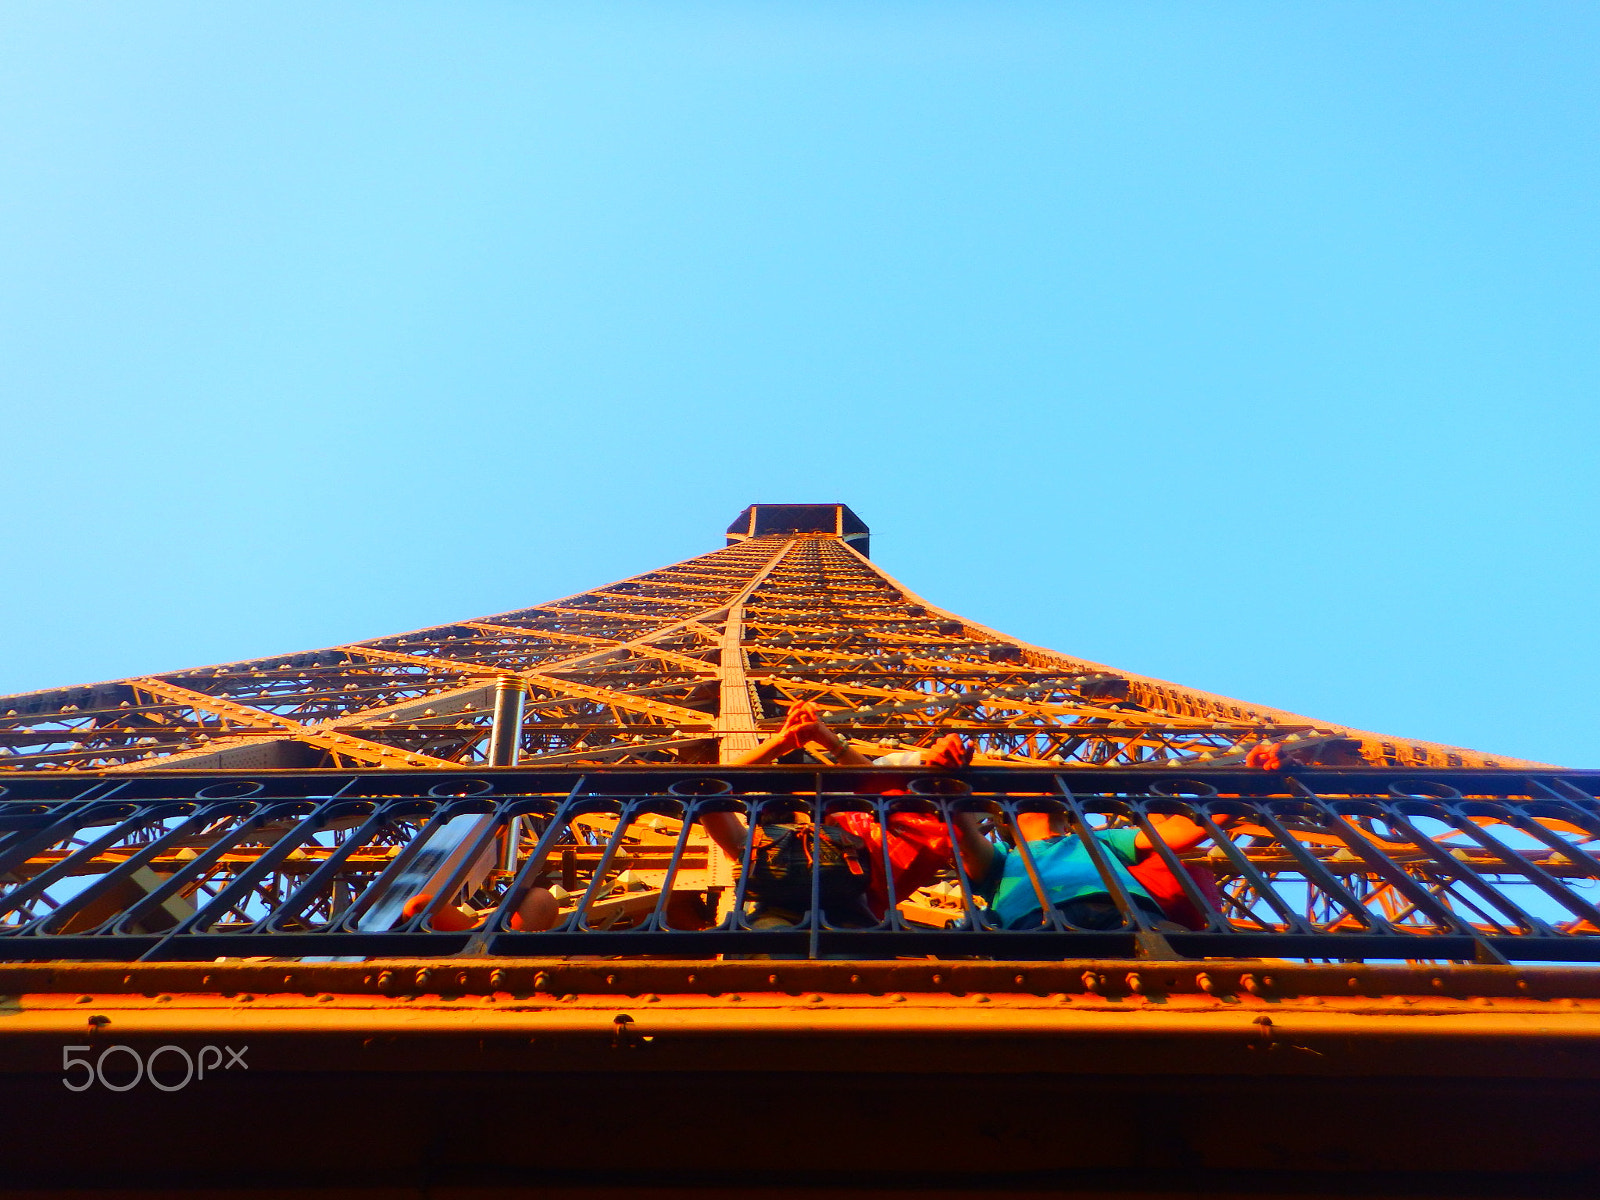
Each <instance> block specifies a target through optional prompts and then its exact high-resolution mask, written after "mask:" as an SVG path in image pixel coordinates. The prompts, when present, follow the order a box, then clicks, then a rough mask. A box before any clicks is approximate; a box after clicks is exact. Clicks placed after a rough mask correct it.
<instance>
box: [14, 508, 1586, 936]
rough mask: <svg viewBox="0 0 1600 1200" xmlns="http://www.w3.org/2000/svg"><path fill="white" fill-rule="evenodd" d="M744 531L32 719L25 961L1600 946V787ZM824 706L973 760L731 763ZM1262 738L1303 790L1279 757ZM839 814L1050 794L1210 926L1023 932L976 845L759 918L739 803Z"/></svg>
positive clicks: (908, 741) (965, 810)
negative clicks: (526, 595)
mask: <svg viewBox="0 0 1600 1200" xmlns="http://www.w3.org/2000/svg"><path fill="white" fill-rule="evenodd" d="M728 536H729V545H728V546H727V547H725V548H723V549H721V550H717V551H715V552H713V553H710V554H706V555H702V556H700V557H698V558H694V559H690V560H688V561H687V562H684V563H680V564H677V565H676V566H672V567H667V568H664V569H662V570H660V571H653V572H649V573H647V574H644V575H640V576H636V577H634V578H632V579H628V580H624V581H622V582H620V583H614V584H610V585H608V586H606V587H603V588H599V589H596V590H595V591H592V592H586V593H582V594H580V595H577V596H570V597H567V598H565V599H562V600H559V601H555V602H552V603H550V604H545V605H539V606H537V607H535V608H530V609H524V610H520V611H518V612H514V613H506V614H501V615H499V616H496V617H492V618H485V619H482V620H474V621H464V622H460V623H457V624H454V625H447V626H441V627H438V628H435V629H428V630H421V631H418V632H415V633H410V634H402V635H399V636H396V637H391V638H385V639H380V640H378V641H374V642H370V643H361V644H359V645H356V644H352V645H347V646H338V647H333V648H330V649H326V650H319V651H313V652H309V653H304V654H299V655H290V656H277V657H274V658H272V659H265V660H257V661H253V662H245V663H235V664H230V665H227V666H220V667H207V668H202V669H198V670H193V671H185V672H177V673H173V674H169V675H163V676H159V677H147V678H140V679H128V680H121V681H118V682H115V683H106V684H97V685H91V686H86V687H80V688H69V689H61V690H58V691H54V692H41V693H34V694H32V695H27V696H17V697H11V698H10V699H9V700H7V701H0V703H3V704H6V705H8V708H9V711H8V714H7V718H6V719H7V722H8V733H9V736H10V737H11V739H12V741H11V744H10V746H9V747H8V749H9V751H10V753H11V754H12V756H13V761H12V763H11V764H10V765H11V766H12V767H13V768H14V769H13V770H12V771H10V772H8V773H6V774H4V775H0V795H4V796H5V800H4V802H3V803H0V959H9V960H12V961H17V960H23V961H27V960H37V959H42V958H88V959H97V958H98V959H106V958H110V959H138V958H144V959H150V960H166V961H173V960H188V961H195V960H199V961H208V960H210V959H211V958H213V957H216V956H219V955H222V956H226V955H233V954H240V955H247V956H256V955H261V954H274V955H279V956H289V957H294V956H312V957H317V956H327V955H356V956H372V955H378V956H382V955H387V954H418V955H427V956H441V955H463V954H464V955H469V956H475V955H483V954H492V955H510V956H536V955H541V954H568V953H580V954H582V953H602V954H608V955H615V954H651V955H654V954H663V953H666V954H675V955H679V956H688V957H695V956H712V955H718V954H724V953H729V952H739V951H741V950H743V951H750V950H754V951H756V952H762V953H766V952H772V953H789V954H800V955H809V956H810V957H813V958H816V957H819V956H826V955H830V954H839V953H848V954H852V955H855V956H858V957H863V958H866V957H873V956H887V957H893V956H896V955H902V954H908V953H909V954H932V955H942V956H945V957H952V956H954V957H970V956H988V957H993V958H997V959H1002V960H1004V959H1008V958H1018V959H1022V958H1032V959H1039V958H1046V959H1048V958H1058V959H1059V958H1063V957H1067V956H1071V955H1098V956H1135V955H1143V956H1147V957H1158V958H1168V959H1171V958H1184V957H1192V958H1212V959H1214V958H1216V957H1217V956H1219V955H1267V956H1272V957H1278V958H1306V959H1314V958H1327V959H1346V960H1351V959H1359V958H1369V959H1377V960H1385V959H1388V960H1395V959H1401V960H1409V961H1416V960H1422V959H1431V960H1441V961H1442V960H1458V961H1459V960H1468V961H1477V962H1487V963H1501V964H1504V963H1507V962H1511V961H1533V960H1544V961H1552V960H1553V961H1592V960H1594V959H1596V958H1600V938H1597V937H1595V936H1594V935H1595V934H1596V933H1597V932H1600V908H1596V907H1595V906H1594V905H1593V904H1592V903H1591V900H1590V898H1589V895H1588V892H1589V891H1590V890H1592V888H1593V887H1595V886H1600V858H1597V857H1596V855H1595V851H1596V849H1597V847H1600V802H1597V800H1596V791H1597V788H1600V780H1597V778H1596V777H1595V776H1594V775H1593V773H1583V772H1571V771H1562V770H1560V769H1558V768H1550V767H1545V766H1542V765H1541V764H1534V763H1523V762H1519V761H1516V760H1510V759H1487V758H1485V757H1483V756H1482V755H1479V754H1476V753H1475V752H1472V751H1469V750H1464V749H1458V748H1454V747H1445V746H1435V745H1430V744H1423V743H1415V742H1403V741H1398V740H1395V739H1389V738H1385V737H1382V736H1381V735H1376V734H1370V733H1366V732H1363V731H1358V730H1351V729H1345V728H1342V727H1338V726H1331V725H1327V724H1324V723H1318V722H1315V721H1311V720H1309V719H1307V718H1303V717H1298V716H1295V715H1293V714H1290V713H1285V712H1280V711H1277V710H1272V709H1264V708H1261V707H1260V706H1251V705H1246V704H1243V703H1241V702H1238V701H1234V700H1230V699H1227V698H1225V697H1220V696H1214V695H1209V694H1207V693H1203V692H1196V691H1193V690H1190V689H1185V688H1181V687H1178V686H1176V685H1173V684H1170V683H1165V682H1162V681H1159V680H1153V679H1148V678H1144V677H1141V676H1136V675H1130V674H1127V673H1124V672H1118V671H1114V670H1112V669H1111V668H1108V667H1104V666H1102V665H1100V664H1096V663H1089V662H1084V661H1081V660H1077V659H1073V658H1069V657H1067V656H1064V655H1060V654H1057V653H1055V652H1053V651H1048V650H1044V649H1040V648H1039V647H1035V646H1030V645H1026V644H1024V643H1021V642H1018V641H1016V640H1015V639H1012V638H1008V637H1006V636H1004V635H1002V634H1000V633H997V632H995V631H993V630H990V629H987V628H984V627H982V626H979V625H975V624H974V623H972V622H970V621H966V620H964V619H962V618H960V617H958V616H955V615H954V614H951V613H948V612H945V611H943V610H941V609H938V608H935V607H933V606H932V605H930V604H929V603H928V602H927V601H925V600H923V599H921V598H920V597H918V596H915V595H913V594H912V593H910V592H908V591H907V590H906V589H905V588H903V587H902V586H901V585H899V584H898V583H896V582H895V581H894V580H893V579H892V578H890V577H889V576H888V575H886V574H884V573H883V572H882V571H881V570H879V569H878V568H877V567H876V566H874V565H873V564H872V562H871V561H870V560H869V559H868V558H867V557H866V555H865V553H864V551H865V550H866V548H867V545H866V539H867V531H866V528H865V526H864V525H862V524H861V523H860V522H859V520H857V519H856V518H855V517H854V515H853V514H851V513H850V512H849V510H848V509H846V508H844V507H843V506H839V505H827V506H797V505H787V506H759V505H757V506H751V508H749V509H747V510H746V511H745V512H744V513H743V514H741V516H740V518H739V520H738V521H736V522H735V524H734V526H733V527H732V529H730V531H729V535H728ZM524 693H526V695H527V697H528V699H527V701H526V709H525V710H523V709H522V708H521V703H522V701H521V699H520V698H521V697H522V695H523V694H524ZM513 694H514V695H516V696H517V697H518V698H519V699H518V703H517V704H516V705H510V706H508V703H507V697H508V696H510V695H513ZM796 700H807V701H813V702H815V703H817V704H818V705H819V706H820V707H821V708H822V709H824V710H825V711H827V712H829V713H831V714H833V715H834V717H835V719H836V720H838V721H840V722H841V723H848V725H849V727H850V730H851V733H852V735H853V737H854V739H855V741H856V743H857V744H858V745H859V746H861V747H864V748H866V749H868V750H869V751H871V752H873V753H888V752H896V751H903V750H905V749H908V748H916V747H927V746H929V745H931V744H932V743H933V742H934V741H935V740H936V739H938V738H940V737H942V736H944V735H946V734H948V733H950V732H952V731H955V732H959V733H960V734H962V735H963V736H964V737H965V738H966V739H968V740H969V741H970V742H971V743H973V744H974V745H976V746H977V747H978V754H977V757H976V759H975V761H974V763H973V764H972V766H971V767H969V768H967V769H966V770H965V771H963V772H961V773H960V774H959V775H955V776H953V775H950V774H948V773H941V772H938V771H935V770H932V769H929V768H926V767H896V768H893V771H894V772H899V773H900V774H899V776H898V777H896V778H894V779H893V780H892V781H889V780H888V776H887V775H886V774H885V773H886V772H889V771H890V770H891V769H890V768H862V767H860V766H856V767H842V766H833V767H829V768H827V769H823V764H822V763H819V762H818V761H816V760H814V759H808V758H807V757H806V756H805V754H804V753H803V752H799V751H796V752H793V753H792V754H791V755H790V756H789V758H788V760H786V762H780V763H777V764H767V765H764V766H761V767H756V766H740V767H732V768H730V766H729V764H730V763H732V762H733V761H734V760H736V759H738V757H739V756H740V755H742V754H745V753H747V752H748V751H749V750H751V749H752V748H753V747H755V746H756V745H758V744H759V742H760V740H761V738H762V736H763V734H764V732H765V731H767V730H769V729H772V728H775V727H776V726H777V725H778V724H779V720H780V718H781V716H782V714H783V712H784V710H785V709H786V708H787V707H788V706H789V705H790V704H791V703H792V702H794V701H796ZM1267 739H1270V740H1271V741H1272V743H1273V744H1274V745H1277V746H1279V747H1280V748H1282V751H1283V757H1284V759H1285V760H1286V761H1285V762H1284V763H1280V764H1279V766H1280V767H1281V768H1282V769H1278V768H1274V769H1272V770H1261V769H1255V768H1252V767H1250V766H1247V764H1246V763H1245V761H1244V760H1245V759H1246V756H1247V754H1248V752H1249V751H1250V749H1251V748H1252V747H1255V746H1257V745H1260V744H1261V743H1262V742H1263V741H1264V740H1267ZM513 746H515V747H516V753H513V752H512V747H513ZM519 760H520V761H519ZM842 810H853V811H856V812H858V813H862V814H867V815H868V816H869V817H870V820H871V821H873V822H875V823H876V827H877V828H878V829H879V830H880V831H886V830H888V829H889V827H890V824H891V823H892V821H894V820H895V819H896V814H899V813H904V812H908V811H915V812H920V813H922V814H924V816H925V817H931V818H933V819H934V820H935V821H936V822H939V823H942V825H943V827H944V828H946V829H947V830H948V831H949V833H950V835H951V838H952V841H954V840H955V836H956V824H957V823H958V822H959V821H961V820H962V819H963V814H982V819H983V820H984V821H987V822H988V823H989V825H988V828H989V829H990V830H991V832H992V833H993V834H994V835H995V836H1007V832H1008V831H1010V833H1012V834H1014V832H1015V830H1016V829H1017V828H1019V822H1020V821H1022V820H1023V819H1024V814H1026V813H1029V812H1039V811H1046V810H1047V811H1052V812H1055V813H1056V814H1058V815H1059V816H1060V818H1061V819H1062V820H1064V821H1065V822H1067V824H1068V826H1069V827H1070V828H1072V829H1074V830H1075V831H1077V832H1079V833H1080V834H1084V835H1087V834H1088V832H1089V831H1090V830H1091V829H1099V828H1104V827H1107V826H1115V825H1128V826H1136V827H1138V828H1139V829H1140V830H1141V831H1142V832H1144V833H1145V834H1147V835H1148V836H1149V837H1150V839H1151V841H1152V843H1153V844H1154V845H1155V846H1156V847H1157V853H1158V854H1159V855H1160V856H1161V857H1162V858H1163V859H1164V861H1165V862H1166V864H1167V866H1168V867H1169V868H1170V871H1171V874H1172V877H1173V879H1174V880H1179V879H1187V880H1188V881H1189V882H1187V883H1184V884H1183V887H1184V888H1185V889H1186V892H1187V902H1188V904H1189V906H1190V907H1189V915H1188V916H1187V917H1186V918H1185V922H1186V924H1185V927H1184V928H1183V929H1182V930H1181V931H1175V930H1174V929H1171V928H1163V927H1162V926H1163V922H1161V921H1159V920H1155V919H1153V918H1152V917H1151V915H1150V914H1149V913H1148V912H1147V911H1140V910H1139V909H1138V907H1137V906H1134V905H1130V903H1129V902H1128V897H1127V896H1126V894H1124V892H1122V891H1121V890H1120V885H1119V884H1116V883H1115V882H1114V879H1115V875H1114V872H1111V871H1110V870H1109V869H1106V865H1105V864H1104V863H1102V864H1101V868H1100V869H1101V870H1102V874H1103V877H1104V879H1105V881H1106V883H1107V887H1108V891H1109V893H1110V894H1111V895H1112V897H1113V898H1114V899H1115V900H1116V902H1117V904H1118V906H1119V908H1120V911H1121V915H1122V924H1121V926H1120V927H1119V928H1113V929H1105V928H1098V929H1088V928H1082V927H1077V926H1073V925H1071V924H1070V922H1068V921H1067V920H1066V919H1065V918H1064V916H1062V915H1061V914H1060V913H1058V912H1055V911H1053V910H1050V909H1049V906H1045V908H1046V912H1047V915H1046V916H1045V917H1044V918H1043V919H1042V924H1041V925H1039V926H1038V927H1036V928H1031V929H1026V930H1019V929H1015V928H1010V929H1005V928H1001V927H999V926H998V925H997V924H996V923H995V922H994V921H993V920H992V919H991V918H990V917H989V916H988V915H987V914H986V909H985V907H984V904H983V903H982V902H981V897H980V896H979V895H978V891H979V889H977V888H975V886H974V883H973V880H971V879H970V878H969V877H968V876H967V874H966V873H965V872H964V871H963V869H962V868H961V866H960V860H959V856H958V857H956V858H954V859H952V860H951V861H950V862H949V863H948V864H947V865H946V867H945V869H944V870H943V873H942V875H941V876H940V877H939V878H938V879H937V880H934V881H933V882H931V883H930V882H926V881H924V882H923V883H921V884H918V885H916V886H915V887H912V888H908V889H906V891H905V893H900V892H895V891H894V890H893V888H894V886H895V884H894V871H893V869H892V868H891V865H890V864H889V863H888V861H887V859H886V860H885V862H884V872H883V874H884V878H885V879H886V880H887V881H888V882H887V884H886V886H887V887H888V888H889V891H888V892H887V908H886V911H885V913H884V916H883V917H882V918H881V919H880V920H879V923H878V924H877V925H876V926H873V927H870V928H863V927H860V926H854V927H837V926H835V925H833V924H832V923H831V922H830V920H829V919H828V917H827V915H826V913H825V911H824V906H821V905H819V904H817V903H813V904H812V905H811V906H810V911H808V912H807V913H805V914H804V916H803V917H802V918H801V919H799V920H798V921H796V922H794V923H793V924H792V925H790V926H789V927H788V928H784V929H774V928H772V927H771V926H770V925H768V926H766V927H759V926H758V925H756V924H755V923H753V922H752V920H751V919H750V918H751V912H752V906H751V904H750V903H749V901H750V895H749V894H748V882H749V880H750V878H751V870H752V860H751V858H750V855H751V853H752V850H751V846H750V843H748V842H747V843H746V844H745V847H744V857H743V858H742V860H737V861H736V860H731V859H729V858H728V857H727V856H726V855H725V854H724V853H723V851H722V850H721V849H719V845H720V844H722V843H718V844H714V843H715V842H716V835H714V834H713V833H712V831H711V829H712V822H713V821H714V820H717V819H720V818H719V817H714V816H713V814H722V815H729V814H731V815H733V816H734V817H736V818H737V819H738V820H740V821H742V822H744V827H746V828H750V827H754V826H756V825H758V824H765V823H770V822H778V823H783V822H790V823H793V822H796V821H798V822H799V823H800V824H801V825H803V826H805V827H812V828H814V827H820V826H821V825H822V824H823V823H824V822H826V821H828V820H831V819H834V818H833V814H836V813H838V812H840V811H842ZM1174 814H1176V815H1180V816H1185V817H1187V818H1189V819H1190V820H1192V821H1194V822H1196V823H1199V824H1202V825H1203V826H1204V827H1205V829H1206V830H1207V840H1206V842H1205V843H1204V844H1203V845H1200V846H1197V847H1188V848H1186V849H1184V850H1183V852H1182V855H1181V857H1180V855H1179V854H1178V853H1177V852H1175V851H1173V849H1172V848H1171V847H1170V846H1168V845H1166V844H1165V843H1164V842H1163V840H1162V835H1161V834H1159V833H1158V832H1157V830H1156V825H1157V824H1159V822H1160V821H1162V820H1163V819H1165V817H1167V816H1169V815H1174ZM1013 840H1015V839H1014V838H1013ZM1084 841H1085V844H1086V845H1088V846H1090V847H1091V853H1093V854H1095V855H1100V856H1102V857H1103V854H1104V852H1103V851H1102V850H1099V849H1095V848H1094V847H1096V846H1097V844H1098V843H1097V840H1096V839H1095V838H1092V837H1088V836H1085V837H1084ZM888 842H889V839H888V837H887V835H885V836H884V837H883V839H882V845H883V846H885V847H886V846H887V845H888ZM883 852H884V853H885V854H887V853H888V851H887V850H884V851H883ZM1201 876H1203V877H1204V882H1205V883H1206V884H1208V885H1209V884H1212V883H1214V884H1215V885H1216V886H1215V889H1210V888H1208V887H1207V888H1202V887H1200V885H1199V883H1197V882H1196V881H1197V880H1198V879H1199V878H1200V877H1201ZM812 885H813V887H817V886H820V885H819V884H818V883H817V876H816V874H815V873H813V879H812ZM535 893H542V894H545V895H548V896H549V897H550V899H549V907H548V910H547V911H546V912H545V914H544V918H543V920H542V923H541V924H540V925H539V926H538V927H535V928H529V927H527V926H526V925H525V924H521V923H520V922H521V920H522V918H521V917H519V916H517V915H516V914H518V913H519V911H520V906H522V905H523V903H524V902H525V901H526V900H527V899H528V897H529V896H530V895H533V894H535ZM419 898H423V900H419ZM813 899H814V900H815V894H814V895H813ZM424 901H425V903H424V907H423V908H421V909H418V908H416V907H407V905H408V904H410V903H411V902H419V903H422V902H424ZM801 907H804V905H802V906H801ZM452 913H453V914H455V916H454V917H453V918H452ZM441 918H443V923H441ZM463 922H464V923H463ZM1166 924H1168V925H1170V924H1171V922H1167V923H1166ZM597 938H598V939H600V940H599V941H596V939H597Z"/></svg>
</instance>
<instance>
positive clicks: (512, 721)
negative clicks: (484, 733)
mask: <svg viewBox="0 0 1600 1200" xmlns="http://www.w3.org/2000/svg"><path fill="white" fill-rule="evenodd" d="M527 694H528V688H527V685H526V684H524V683H523V682H522V680H521V679H519V678H517V676H515V675H502V676H500V678H499V679H497V680H495V684H494V725H493V726H492V727H491V730H490V733H489V765H490V766H491V767H514V766H516V765H517V752H518V750H519V749H520V748H521V743H522V702H523V698H524V697H525V696H526V695H527ZM501 837H502V840H501V854H500V865H501V869H502V870H504V871H506V872H507V873H508V874H512V875H515V874H516V871H517V860H518V854H519V851H520V848H521V843H522V818H521V817H512V818H511V819H510V820H509V821H507V822H506V827H505V831H504V832H503V834H502V835H501Z"/></svg>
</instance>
